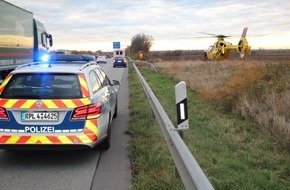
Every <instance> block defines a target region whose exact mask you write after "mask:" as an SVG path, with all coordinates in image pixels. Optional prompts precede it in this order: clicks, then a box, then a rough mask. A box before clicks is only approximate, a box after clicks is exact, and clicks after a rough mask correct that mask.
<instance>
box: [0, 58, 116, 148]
mask: <svg viewBox="0 0 290 190" xmlns="http://www.w3.org/2000/svg"><path fill="white" fill-rule="evenodd" d="M61 56H62V57H61ZM65 60H68V61H65ZM119 85H120V83H119V81H114V80H113V81H112V82H111V81H110V79H109V78H108V76H107V75H106V73H105V72H104V71H103V70H102V69H101V68H100V66H98V65H97V64H96V62H94V61H87V60H86V59H85V58H84V56H82V55H58V56H55V57H54V60H50V61H49V62H34V63H29V64H24V65H21V66H19V67H17V68H16V69H15V70H14V71H12V72H11V73H10V74H9V75H8V76H7V77H6V79H5V80H4V81H3V83H2V85H1V87H0V148H4V149H21V148H22V149H23V148H24V149H46V148H49V149H56V148H74V149H75V148H94V147H96V146H97V145H99V146H98V147H100V148H103V149H108V148H109V147H110V141H111V123H112V119H113V118H115V117H117V112H118V109H117V108H118V105H117V96H118V88H119Z"/></svg>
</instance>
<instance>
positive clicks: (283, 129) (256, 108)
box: [154, 60, 290, 151]
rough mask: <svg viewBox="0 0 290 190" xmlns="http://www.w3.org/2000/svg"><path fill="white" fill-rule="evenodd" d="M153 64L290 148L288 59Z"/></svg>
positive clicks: (289, 77)
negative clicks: (249, 120)
mask: <svg viewBox="0 0 290 190" xmlns="http://www.w3.org/2000/svg"><path fill="white" fill-rule="evenodd" d="M154 65H155V67H157V68H162V72H164V74H166V75H167V76H171V77H172V78H174V79H176V80H178V81H185V82H186V83H187V86H189V87H190V88H191V89H193V90H194V91H196V92H197V93H198V94H199V96H200V98H201V99H203V100H207V101H214V102H217V103H218V104H220V105H222V106H223V107H225V108H226V109H231V110H232V111H234V112H235V113H238V114H241V115H242V116H244V117H245V118H248V119H251V120H252V121H253V122H255V123H257V126H258V127H259V129H261V130H263V131H266V132H267V133H269V134H270V135H269V137H271V138H272V137H273V138H275V140H277V141H278V142H279V143H280V145H281V147H282V148H283V149H286V150H287V151H290V62H289V61H275V62H274V61H271V62H267V61H265V60H252V61H247V60H244V61H232V60H231V61H228V60H227V61H221V62H214V61H212V62H211V61H208V62H204V61H172V62H170V61H164V62H162V61H159V62H157V63H154Z"/></svg>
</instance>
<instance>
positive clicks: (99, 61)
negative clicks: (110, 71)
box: [97, 55, 107, 63]
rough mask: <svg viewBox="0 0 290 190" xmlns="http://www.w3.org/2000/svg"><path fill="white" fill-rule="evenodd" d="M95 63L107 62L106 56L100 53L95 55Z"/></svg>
mask: <svg viewBox="0 0 290 190" xmlns="http://www.w3.org/2000/svg"><path fill="white" fill-rule="evenodd" d="M97 63H107V58H106V56H103V55H100V56H98V57H97Z"/></svg>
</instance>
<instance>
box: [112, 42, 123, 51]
mask: <svg viewBox="0 0 290 190" xmlns="http://www.w3.org/2000/svg"><path fill="white" fill-rule="evenodd" d="M113 48H114V49H120V48H121V43H120V42H113Z"/></svg>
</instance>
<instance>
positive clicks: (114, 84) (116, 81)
mask: <svg viewBox="0 0 290 190" xmlns="http://www.w3.org/2000/svg"><path fill="white" fill-rule="evenodd" d="M116 85H119V86H120V85H121V83H120V81H118V80H113V86H116Z"/></svg>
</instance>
